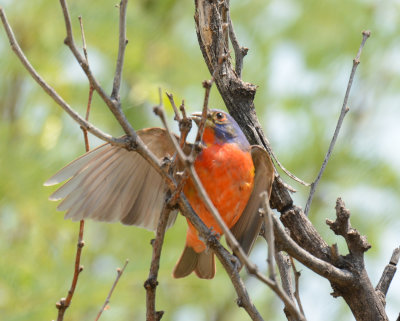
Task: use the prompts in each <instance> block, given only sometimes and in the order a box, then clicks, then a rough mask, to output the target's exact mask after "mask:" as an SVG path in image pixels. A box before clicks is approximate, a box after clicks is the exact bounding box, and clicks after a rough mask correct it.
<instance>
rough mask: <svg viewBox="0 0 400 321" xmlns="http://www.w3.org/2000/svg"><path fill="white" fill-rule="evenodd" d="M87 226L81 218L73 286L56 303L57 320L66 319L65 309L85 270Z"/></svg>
mask: <svg viewBox="0 0 400 321" xmlns="http://www.w3.org/2000/svg"><path fill="white" fill-rule="evenodd" d="M84 227H85V221H84V220H81V221H80V224H79V235H78V243H77V249H76V254H75V265H74V275H73V277H72V282H71V287H70V289H69V291H68V295H67V297H66V298H61V299H60V301H58V302H57V303H56V308H57V309H58V315H57V321H62V320H63V319H64V314H65V311H66V310H67V309H68V307H69V306H70V304H71V300H72V297H73V296H74V293H75V288H76V285H77V283H78V277H79V274H80V273H81V272H82V271H83V265H81V263H80V262H81V254H82V248H83V247H84V245H85V242H84V241H83V231H84Z"/></svg>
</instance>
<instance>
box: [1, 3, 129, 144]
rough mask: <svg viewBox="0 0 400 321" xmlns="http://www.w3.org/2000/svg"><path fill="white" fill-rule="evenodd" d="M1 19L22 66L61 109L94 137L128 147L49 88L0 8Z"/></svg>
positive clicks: (123, 141) (123, 140)
mask: <svg viewBox="0 0 400 321" xmlns="http://www.w3.org/2000/svg"><path fill="white" fill-rule="evenodd" d="M0 18H1V21H2V24H3V26H4V29H5V31H6V33H7V37H8V40H9V42H10V46H11V48H12V50H13V51H14V53H15V54H16V56H17V57H18V59H19V60H20V61H21V63H22V65H23V66H24V67H25V69H26V70H27V71H28V72H29V73H30V75H31V76H32V78H33V79H34V80H35V81H36V82H37V83H38V84H39V85H40V87H42V89H43V90H44V91H45V92H46V93H47V94H48V95H49V96H50V97H51V98H52V99H53V100H54V101H55V102H56V103H57V104H58V105H59V106H60V107H61V108H63V109H64V110H65V111H66V112H67V113H68V115H70V116H71V118H72V119H74V120H75V121H76V122H77V123H78V124H79V125H80V126H81V127H83V128H84V129H86V130H87V131H88V132H90V133H91V134H93V135H94V136H96V137H98V138H100V139H102V140H104V141H106V142H109V143H111V144H113V145H118V146H125V145H126V140H125V139H123V138H115V137H112V136H111V135H108V134H106V133H104V132H102V131H101V130H100V129H98V128H97V127H95V126H94V125H93V124H91V123H90V122H87V121H86V120H85V119H84V118H82V117H81V116H80V115H79V114H78V113H77V112H75V111H74V110H73V109H72V108H71V107H70V106H69V105H68V104H67V103H66V102H65V101H64V99H62V98H61V96H60V95H59V94H58V93H57V92H56V91H55V90H54V89H53V88H52V87H51V86H49V85H48V84H47V83H46V82H45V81H44V80H43V78H42V77H41V76H40V75H39V74H38V73H37V71H36V70H35V69H34V68H33V66H32V65H31V64H30V62H29V61H28V59H27V58H26V56H25V55H24V53H23V52H22V50H21V48H20V46H19V44H18V42H17V40H16V39H15V36H14V33H13V31H12V29H11V26H10V25H9V23H8V21H7V17H6V14H5V12H4V10H3V8H0Z"/></svg>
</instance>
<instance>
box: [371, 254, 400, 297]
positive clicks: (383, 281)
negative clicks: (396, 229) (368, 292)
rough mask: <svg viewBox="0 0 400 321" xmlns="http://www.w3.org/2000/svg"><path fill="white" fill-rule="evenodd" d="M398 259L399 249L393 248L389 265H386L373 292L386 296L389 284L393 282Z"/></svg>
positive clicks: (399, 255) (399, 256) (399, 257)
mask: <svg viewBox="0 0 400 321" xmlns="http://www.w3.org/2000/svg"><path fill="white" fill-rule="evenodd" d="M399 259H400V247H398V248H395V249H394V251H393V253H392V257H391V258H390V261H389V264H388V265H386V267H385V270H384V271H383V273H382V276H381V278H380V280H379V282H378V285H377V286H376V288H375V290H376V291H380V292H382V293H383V295H385V296H386V294H387V291H388V290H389V286H390V283H391V282H392V280H393V277H394V275H395V273H396V270H397V267H396V266H397V263H399Z"/></svg>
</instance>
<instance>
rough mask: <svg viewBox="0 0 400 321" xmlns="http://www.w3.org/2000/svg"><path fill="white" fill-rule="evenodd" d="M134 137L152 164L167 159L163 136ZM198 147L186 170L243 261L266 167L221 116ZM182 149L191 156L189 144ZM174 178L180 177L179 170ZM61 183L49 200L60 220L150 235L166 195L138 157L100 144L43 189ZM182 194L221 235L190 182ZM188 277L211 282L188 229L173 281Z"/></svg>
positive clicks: (153, 132) (204, 256)
mask: <svg viewBox="0 0 400 321" xmlns="http://www.w3.org/2000/svg"><path fill="white" fill-rule="evenodd" d="M192 119H193V120H194V121H195V122H196V123H199V121H200V119H201V114H200V113H194V114H192ZM137 133H138V135H139V137H140V138H141V139H142V140H143V142H144V143H145V144H146V145H147V147H148V148H149V149H150V150H151V151H152V152H153V153H154V154H155V155H156V156H157V157H158V158H159V159H160V160H161V159H163V158H164V157H165V156H172V155H173V154H174V152H175V149H174V146H173V144H172V143H171V141H170V139H169V137H168V133H167V132H166V131H165V130H164V129H161V128H148V129H143V130H140V131H138V132H137ZM202 143H203V145H204V148H203V149H202V151H201V152H200V153H199V154H198V155H197V157H196V159H195V163H194V167H195V169H196V172H197V174H198V176H199V178H200V181H201V183H202V184H203V186H204V188H205V190H206V191H207V193H208V195H209V197H210V200H211V201H212V202H213V204H214V206H215V207H216V208H217V209H218V211H219V213H220V215H221V217H222V219H223V220H224V221H225V223H226V224H227V226H228V227H229V228H230V229H231V231H232V233H233V235H234V236H235V237H236V239H237V240H238V241H239V243H240V244H241V246H242V248H243V249H244V251H245V252H246V253H249V252H250V250H251V247H252V245H253V243H254V241H255V239H256V238H257V236H258V233H259V231H260V228H261V225H262V218H261V216H260V215H259V213H258V209H259V208H260V206H261V202H262V201H263V200H262V199H261V196H260V193H261V192H263V191H267V192H268V193H270V192H271V186H272V182H273V179H274V168H273V165H272V162H271V160H270V158H269V156H268V154H267V152H266V151H265V150H264V149H263V148H262V147H260V146H250V144H249V142H248V141H247V139H246V137H245V136H244V134H243V132H242V131H241V130H240V127H239V126H238V124H237V123H236V121H235V120H234V119H233V118H232V117H231V116H230V115H229V114H227V113H225V112H223V111H221V110H217V109H213V110H210V111H209V112H208V114H207V119H206V122H205V129H204V134H203V137H202ZM186 148H187V149H189V148H191V146H190V144H187V146H186ZM177 170H182V166H178V169H177ZM69 178H71V179H70V180H69V181H68V182H66V183H65V184H64V185H63V186H61V187H60V188H59V189H58V190H56V191H55V192H54V193H53V194H52V195H51V196H50V200H53V201H56V200H60V199H63V201H62V202H61V203H60V204H59V205H58V207H57V209H58V210H60V211H67V212H66V214H65V218H69V219H72V220H75V221H76V220H81V219H88V218H90V219H94V220H98V221H107V222H112V221H120V222H122V223H123V224H128V225H136V226H140V227H143V228H146V229H150V230H155V229H156V228H157V223H158V219H159V216H160V213H161V210H162V207H163V204H164V201H165V196H166V193H167V192H168V189H167V186H166V184H165V183H164V182H163V180H162V177H161V176H160V174H158V173H157V172H156V170H155V169H154V168H153V167H151V165H149V164H148V163H147V161H146V160H145V159H143V158H142V156H140V155H139V154H138V153H136V152H134V151H127V150H126V149H124V148H121V147H118V146H112V145H110V144H108V143H107V144H104V145H101V146H99V147H97V148H95V149H93V150H91V151H89V152H87V153H86V154H84V155H83V156H81V157H79V158H78V159H76V160H75V161H73V162H71V163H70V164H68V165H67V166H65V167H64V168H63V169H61V170H60V171H59V172H58V173H56V174H55V175H54V176H53V177H51V178H50V179H49V180H48V181H47V182H46V183H45V185H47V186H48V185H54V184H58V183H60V182H63V181H65V180H67V179H69ZM183 192H184V194H185V196H186V197H187V199H188V201H189V203H190V205H191V206H192V208H193V210H194V211H195V212H196V213H197V215H198V216H199V217H200V218H201V219H202V221H203V222H204V223H205V224H206V225H207V226H208V227H209V228H211V229H212V230H213V231H214V232H215V233H217V235H219V236H220V235H222V230H221V228H220V227H219V225H218V224H217V222H216V221H215V220H214V218H213V216H212V215H211V213H209V211H208V210H207V208H206V206H205V205H204V203H203V202H202V200H201V199H200V197H199V196H198V194H197V191H196V189H195V187H194V185H193V182H192V181H191V180H190V179H188V181H187V182H186V184H185V186H184V188H183ZM268 195H269V194H268ZM176 214H177V213H176V212H174V213H171V214H170V216H169V221H168V227H170V226H171V225H172V224H173V223H174V222H175V219H176ZM193 271H194V272H195V274H196V275H197V276H198V277H200V278H204V279H211V278H213V277H214V275H215V261H214V254H213V253H212V251H211V250H209V249H207V247H206V245H205V244H204V243H203V241H202V240H201V239H200V238H199V236H198V232H197V231H196V229H195V228H194V226H193V225H192V224H191V223H190V222H189V221H188V231H187V235H186V244H185V248H184V250H183V253H182V255H181V257H180V259H179V260H178V263H177V264H176V266H175V268H174V271H173V276H174V277H175V278H180V277H184V276H187V275H189V274H190V273H191V272H193Z"/></svg>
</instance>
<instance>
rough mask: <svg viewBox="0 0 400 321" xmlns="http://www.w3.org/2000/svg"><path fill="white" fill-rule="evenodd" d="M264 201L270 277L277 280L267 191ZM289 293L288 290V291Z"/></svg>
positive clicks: (263, 195)
mask: <svg viewBox="0 0 400 321" xmlns="http://www.w3.org/2000/svg"><path fill="white" fill-rule="evenodd" d="M262 197H263V199H264V201H263V209H262V215H263V217H264V238H265V240H266V241H267V245H268V257H267V262H268V271H269V278H270V279H271V280H273V281H274V282H276V279H275V264H274V255H275V240H274V227H273V224H272V212H271V209H270V207H269V197H268V193H267V192H263V193H262ZM286 293H287V292H286Z"/></svg>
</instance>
